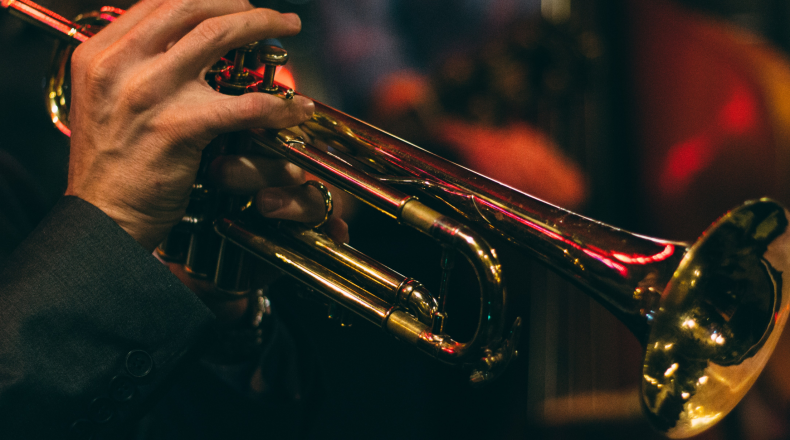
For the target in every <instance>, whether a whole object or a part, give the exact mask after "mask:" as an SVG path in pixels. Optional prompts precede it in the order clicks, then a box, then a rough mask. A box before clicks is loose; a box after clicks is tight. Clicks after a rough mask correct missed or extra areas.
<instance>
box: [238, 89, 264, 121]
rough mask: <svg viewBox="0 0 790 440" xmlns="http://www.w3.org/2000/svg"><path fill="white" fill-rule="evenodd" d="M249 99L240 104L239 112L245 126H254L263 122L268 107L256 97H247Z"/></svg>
mask: <svg viewBox="0 0 790 440" xmlns="http://www.w3.org/2000/svg"><path fill="white" fill-rule="evenodd" d="M248 96H249V98H248V99H245V100H243V101H242V102H241V104H240V106H239V107H240V108H239V111H240V112H241V115H240V116H241V119H242V120H244V122H246V123H247V124H254V123H257V122H264V121H263V119H264V117H265V116H266V114H267V112H268V110H269V109H268V105H267V103H266V102H264V101H263V100H262V99H255V98H259V97H258V96H254V95H248Z"/></svg>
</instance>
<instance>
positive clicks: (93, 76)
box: [72, 51, 113, 85]
mask: <svg viewBox="0 0 790 440" xmlns="http://www.w3.org/2000/svg"><path fill="white" fill-rule="evenodd" d="M72 66H74V65H73V64H72ZM74 68H75V69H77V70H78V71H79V73H81V74H82V75H80V76H83V75H84V78H85V79H86V80H87V82H88V83H89V84H100V85H101V84H107V83H108V80H109V79H110V78H111V77H112V75H113V67H112V62H111V59H110V57H109V56H108V55H107V52H106V51H105V52H101V53H99V54H97V55H94V56H93V57H89V58H85V59H83V60H80V61H79V62H78V64H77V66H74Z"/></svg>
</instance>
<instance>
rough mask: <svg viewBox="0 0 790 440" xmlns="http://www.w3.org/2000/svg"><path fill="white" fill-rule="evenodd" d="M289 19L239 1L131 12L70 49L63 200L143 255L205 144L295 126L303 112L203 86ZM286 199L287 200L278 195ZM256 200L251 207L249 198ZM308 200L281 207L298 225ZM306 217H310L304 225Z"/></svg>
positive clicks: (175, 213)
mask: <svg viewBox="0 0 790 440" xmlns="http://www.w3.org/2000/svg"><path fill="white" fill-rule="evenodd" d="M300 26H301V22H300V20H299V17H297V16H296V15H294V14H280V13H278V12H275V11H272V10H268V9H256V8H253V7H252V6H251V5H250V4H249V3H248V2H247V1H246V0H232V1H231V0H226V1H213V0H143V1H141V2H140V3H138V4H137V5H135V6H133V7H132V8H131V9H129V10H128V11H127V12H126V13H125V14H123V15H122V16H121V17H120V18H119V19H118V20H116V21H115V22H114V23H112V24H110V25H109V26H107V27H106V28H105V29H103V30H102V31H101V32H99V33H98V34H97V35H96V36H94V37H92V38H91V39H90V40H88V41H87V42H85V43H83V44H81V45H80V46H79V47H78V48H77V49H76V51H75V52H74V56H73V58H72V97H73V98H72V106H71V115H70V116H71V118H70V119H71V128H72V138H71V154H70V160H69V176H68V188H67V191H66V194H68V195H74V196H78V197H80V198H82V199H84V200H86V201H88V202H90V203H92V204H94V205H95V206H97V207H98V208H99V209H101V210H102V211H104V212H105V213H106V214H107V215H109V216H110V217H111V218H112V219H113V220H115V221H116V222H117V223H118V224H119V225H120V226H121V227H122V228H123V229H125V230H126V231H127V232H128V233H129V234H130V235H131V236H132V237H134V238H135V239H136V240H137V241H138V242H139V243H140V244H141V245H143V246H144V247H145V248H147V249H149V250H153V248H154V247H155V246H156V245H157V244H158V243H159V242H160V241H161V240H162V239H163V238H164V237H165V235H166V234H167V233H168V231H169V230H170V228H171V227H172V226H173V225H174V224H175V223H176V222H178V221H179V220H180V219H181V217H182V215H183V213H184V210H185V209H186V206H187V203H188V201H189V193H190V189H191V185H192V182H193V181H194V179H195V175H196V173H197V169H198V165H199V163H200V157H201V152H202V150H203V149H204V148H205V147H206V145H208V143H209V142H210V141H211V140H212V139H213V138H214V137H216V136H217V135H219V134H222V133H225V132H231V131H237V130H243V129H248V128H260V127H268V128H284V127H290V126H294V125H297V124H299V123H301V122H303V121H305V120H307V119H308V118H309V117H310V116H311V115H312V113H313V110H314V105H313V103H312V101H310V100H309V99H307V98H303V97H300V96H297V97H295V98H294V99H293V100H284V99H281V98H277V97H274V96H271V95H268V94H264V93H249V94H245V95H242V96H228V95H223V94H220V93H218V92H216V91H214V90H213V89H211V88H210V87H209V86H208V84H207V83H206V82H205V81H204V76H205V73H206V71H207V70H208V68H209V67H210V66H211V65H213V64H214V62H215V61H217V60H218V59H219V58H220V57H221V56H223V55H224V54H225V53H227V52H228V51H230V50H231V49H233V48H236V47H239V46H243V45H244V44H247V43H249V42H252V41H256V40H261V39H264V38H275V37H283V36H289V35H294V34H296V33H298V32H299V29H300ZM285 196H288V193H285ZM259 198H260V197H259ZM315 199H316V198H315V197H311V198H303V200H301V201H300V200H299V199H298V198H297V199H296V201H295V202H293V200H294V198H293V197H291V200H292V204H293V203H296V204H297V205H302V206H300V207H301V208H304V209H294V210H291V211H289V212H286V213H285V215H283V216H284V217H286V218H290V219H292V220H300V221H310V220H309V218H302V217H310V216H311V215H312V214H310V213H311V212H312V211H315V210H316V209H312V208H313V207H312V205H316V207H317V209H320V208H321V205H320V204H318V203H316V202H318V200H315ZM313 216H314V215H313Z"/></svg>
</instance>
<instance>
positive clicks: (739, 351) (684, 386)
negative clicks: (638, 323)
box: [641, 200, 790, 438]
mask: <svg viewBox="0 0 790 440" xmlns="http://www.w3.org/2000/svg"><path fill="white" fill-rule="evenodd" d="M787 219H788V212H787V211H786V210H785V209H784V208H782V207H781V206H780V205H778V204H777V203H775V202H772V201H770V200H760V201H756V202H751V203H747V204H745V205H743V206H741V207H739V208H737V209H735V210H733V211H731V212H729V213H728V214H726V215H725V216H724V217H722V218H721V219H719V220H718V221H717V222H716V223H714V224H713V225H712V226H711V227H710V228H709V229H708V230H707V231H705V233H704V234H703V235H702V237H701V238H700V239H699V240H698V241H697V242H696V243H695V244H694V245H693V246H692V247H691V248H689V249H688V251H687V252H686V255H685V257H684V258H683V260H682V261H681V263H680V266H679V267H678V268H677V270H676V271H675V273H674V275H673V277H672V279H671V280H670V281H669V283H668V285H667V287H666V290H665V291H664V292H663V294H662V295H661V300H660V303H659V307H658V308H657V310H656V311H655V315H654V316H648V319H649V320H650V321H651V328H650V333H649V337H648V339H647V343H646V347H645V357H644V363H643V371H642V373H643V375H642V388H641V393H642V394H641V395H642V402H641V403H642V406H643V408H644V410H645V413H646V414H647V415H648V416H649V417H650V419H651V421H652V422H653V424H654V425H655V426H656V427H658V428H659V429H660V430H662V431H665V432H666V434H667V435H668V436H669V437H673V438H684V437H690V436H693V435H696V434H699V433H701V432H702V431H704V430H706V429H707V428H708V427H710V426H712V425H713V424H715V423H716V422H718V421H719V420H721V418H723V417H724V416H725V415H726V414H727V413H729V412H730V411H731V410H732V409H733V408H734V407H735V405H737V403H738V402H739V401H740V400H741V398H743V396H744V395H745V394H746V392H747V391H748V390H749V388H750V387H751V385H752V384H753V383H754V382H755V380H757V377H758V376H759V374H760V372H761V371H762V369H763V367H764V366H765V364H766V363H767V362H768V360H769V358H770V356H771V353H772V352H773V349H774V347H775V346H776V343H777V342H778V340H779V336H780V335H781V333H782V329H783V327H784V325H785V323H786V321H787V315H788V310H789V309H790V298H789V297H788V296H789V295H790V292H788V291H787V289H788V287H787V285H786V283H784V282H783V274H784V273H790V272H788V270H790V237H789V236H788V231H787V226H788V220H787Z"/></svg>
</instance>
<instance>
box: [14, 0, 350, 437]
mask: <svg viewBox="0 0 790 440" xmlns="http://www.w3.org/2000/svg"><path fill="white" fill-rule="evenodd" d="M4 3H7V2H5V1H4ZM4 6H6V5H5V4H4ZM299 30H300V19H299V17H298V16H296V15H294V14H280V13H278V12H275V11H272V10H268V9H259V8H253V7H252V6H251V5H250V4H249V3H248V2H247V1H246V0H240V1H222V2H217V1H211V0H143V1H141V2H139V3H138V4H136V5H134V6H132V7H131V8H130V9H129V10H128V11H127V12H126V13H124V14H123V15H122V16H120V17H119V18H118V19H117V20H115V21H114V22H113V23H111V24H110V25H108V26H107V27H106V28H105V29H103V30H102V31H101V32H99V33H98V34H97V35H96V36H95V37H93V38H91V39H90V40H89V41H87V42H85V43H83V44H82V45H80V46H79V47H78V48H77V49H76V51H75V53H74V55H73V58H72V84H73V95H72V96H73V101H72V107H71V108H72V119H71V129H72V138H71V148H70V157H69V170H68V187H67V190H66V192H65V195H64V196H63V197H62V198H61V199H60V201H59V202H58V203H57V205H56V206H55V207H54V209H53V210H52V211H51V212H50V213H49V215H48V216H47V217H46V218H45V219H44V220H43V221H42V222H41V224H40V225H39V226H38V228H37V229H36V230H35V231H34V232H33V233H32V234H31V235H30V236H29V237H28V238H27V239H26V240H25V241H24V242H23V243H22V244H21V245H20V246H19V247H18V248H17V249H16V250H15V251H14V253H13V254H12V256H11V257H10V258H9V260H8V263H7V264H6V265H5V267H3V268H1V269H2V271H1V272H0V430H2V432H3V438H9V439H16V438H20V439H21V438H25V439H32V438H35V439H38V438H42V439H43V438H47V439H49V438H85V439H88V438H115V437H116V436H117V437H121V438H124V436H130V435H133V433H134V432H135V429H137V428H136V427H135V425H136V423H137V421H138V420H139V419H140V418H141V417H142V416H143V415H144V414H146V412H148V411H149V410H150V409H151V408H152V407H153V406H154V405H155V404H156V402H157V400H158V399H159V398H160V397H161V396H163V395H165V394H166V392H167V389H168V388H169V387H170V385H171V384H172V383H173V381H174V380H175V378H176V377H178V376H180V375H182V374H183V372H184V371H185V369H188V368H190V366H194V365H195V364H196V362H197V359H198V358H199V356H200V353H201V349H202V346H203V343H204V341H205V340H206V338H207V337H208V336H209V335H210V334H211V333H212V332H213V331H214V329H215V328H216V327H218V326H222V325H226V326H227V325H230V324H232V323H233V322H234V320H238V319H239V317H240V316H242V315H244V313H245V309H246V307H247V303H246V299H244V300H238V301H234V302H227V301H217V300H215V299H213V297H212V296H211V292H210V291H205V289H203V290H201V286H198V285H195V284H193V285H192V287H194V288H195V289H196V290H198V291H199V294H200V295H199V296H196V294H195V292H193V291H192V290H190V289H188V288H187V287H186V286H185V285H184V284H183V283H181V282H180V281H179V280H178V278H177V277H176V276H174V275H173V273H171V272H170V271H169V270H168V267H167V266H165V265H163V264H162V263H161V262H160V261H158V260H157V259H156V258H155V257H154V256H152V251H153V250H154V248H155V247H156V246H157V244H158V243H159V242H161V241H162V240H163V239H164V237H165V235H166V234H167V233H168V231H169V230H170V229H171V228H172V227H173V225H174V224H175V223H177V222H178V221H179V220H180V219H181V217H182V216H183V214H184V211H185V209H186V206H187V202H188V201H189V193H190V189H191V186H192V183H193V181H194V179H195V176H196V173H197V170H198V166H199V164H200V160H201V152H202V151H203V149H204V148H205V147H206V146H207V145H208V144H209V142H211V141H212V139H214V138H215V137H216V136H218V135H220V134H222V133H227V132H233V131H238V130H243V129H248V128H253V127H268V128H283V127H290V126H294V125H297V124H299V123H301V122H303V121H305V120H306V119H308V118H309V117H310V116H311V114H312V112H313V108H314V107H313V103H312V102H311V101H310V100H308V99H306V98H302V97H298V96H297V97H295V98H294V99H290V100H285V99H280V98H277V97H274V96H270V95H266V94H262V93H256V94H246V95H242V96H227V95H222V94H220V93H218V92H216V91H214V90H213V89H212V88H210V87H209V86H208V85H207V83H206V82H205V81H204V79H203V78H204V75H205V73H206V71H207V70H208V69H209V67H211V65H212V64H213V63H214V62H215V61H216V60H218V59H219V58H220V57H221V56H222V55H224V54H225V53H227V52H228V51H229V50H231V49H233V48H236V47H239V46H242V45H245V44H247V43H249V42H252V41H257V40H261V39H264V38H277V37H286V36H290V35H294V34H296V33H297V32H299ZM212 169H213V173H212V174H213V176H214V178H215V180H216V181H217V183H218V184H219V185H221V186H223V187H225V188H226V189H227V190H229V191H231V192H235V193H249V194H256V193H257V194H256V196H255V200H256V208H257V210H258V211H259V212H260V213H261V214H262V215H264V216H267V217H272V218H280V219H288V220H295V221H300V222H306V223H310V224H315V223H318V222H319V221H323V220H326V216H327V215H328V213H327V208H326V204H325V198H326V194H324V193H323V192H322V190H319V189H317V187H316V186H315V185H301V183H302V182H303V180H304V177H303V173H302V172H301V171H300V170H299V169H297V168H295V167H293V166H291V165H287V164H286V163H285V162H282V161H277V160H269V159H261V158H251V157H243V156H229V157H224V158H223V159H222V161H218V162H216V163H214V164H213V166H212ZM325 227H326V228H327V231H328V232H329V233H330V235H332V236H333V237H335V238H337V239H338V240H343V239H347V229H346V227H345V223H343V222H342V220H339V219H336V218H333V219H330V220H329V221H328V222H327V223H326V226H325ZM174 272H176V273H177V274H181V273H182V272H181V271H179V269H178V268H177V267H174ZM201 299H202V300H201ZM247 370H249V371H248V372H247V373H241V375H242V376H245V375H246V377H247V378H248V379H249V377H250V376H253V375H255V374H257V376H256V377H257V380H258V384H257V388H255V387H253V388H255V389H257V390H258V391H260V390H262V389H265V388H271V384H262V383H260V381H261V380H262V379H261V377H262V376H261V373H260V369H256V368H255V367H254V366H252V367H250V368H247ZM190 371H193V370H190ZM234 377H236V379H238V374H237V375H236V376H234ZM247 383H249V380H248V381H247ZM190 385H194V384H190ZM255 389H254V390H253V391H255ZM149 428H150V426H149ZM162 429H164V431H165V432H166V431H167V429H166V427H165V428H162ZM149 430H150V429H149ZM160 434H161V432H160ZM202 434H203V435H209V434H207V433H205V432H204V433H202ZM165 435H167V434H165ZM171 438H172V437H171Z"/></svg>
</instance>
